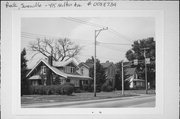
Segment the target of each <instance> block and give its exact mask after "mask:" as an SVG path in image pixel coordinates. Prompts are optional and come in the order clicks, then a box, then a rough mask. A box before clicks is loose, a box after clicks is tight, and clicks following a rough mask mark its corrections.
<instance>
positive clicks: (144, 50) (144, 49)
mask: <svg viewBox="0 0 180 119" xmlns="http://www.w3.org/2000/svg"><path fill="white" fill-rule="evenodd" d="M148 49H149V48H142V50H143V52H144V65H145V83H146V84H145V85H146V94H148V82H147V65H146V50H148Z"/></svg>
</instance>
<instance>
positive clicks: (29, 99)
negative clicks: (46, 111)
mask: <svg viewBox="0 0 180 119" xmlns="http://www.w3.org/2000/svg"><path fill="white" fill-rule="evenodd" d="M149 92H150V93H151V94H152V93H153V91H149ZM144 93H145V91H144V90H127V91H125V95H124V96H123V97H125V96H126V97H128V96H137V95H138V94H144ZM117 97H122V95H121V91H113V92H99V93H97V96H96V97H94V93H93V92H92V93H90V92H86V93H73V94H72V95H70V96H67V95H24V96H22V97H21V103H22V104H34V103H52V102H71V101H84V100H96V99H107V98H117Z"/></svg>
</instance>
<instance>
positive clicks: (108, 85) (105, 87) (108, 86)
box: [101, 81, 113, 92]
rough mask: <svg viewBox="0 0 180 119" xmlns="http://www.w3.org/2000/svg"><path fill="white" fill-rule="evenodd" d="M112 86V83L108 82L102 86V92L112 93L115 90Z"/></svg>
mask: <svg viewBox="0 0 180 119" xmlns="http://www.w3.org/2000/svg"><path fill="white" fill-rule="evenodd" d="M111 85H112V84H111V83H110V81H106V82H105V83H104V84H103V85H102V86H101V90H102V91H105V92H111V91H112V90H113V88H112V86H111Z"/></svg>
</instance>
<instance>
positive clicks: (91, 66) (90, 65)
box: [85, 62, 94, 68]
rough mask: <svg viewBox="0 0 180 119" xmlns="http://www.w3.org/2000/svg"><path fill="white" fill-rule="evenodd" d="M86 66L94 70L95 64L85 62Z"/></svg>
mask: <svg viewBox="0 0 180 119" xmlns="http://www.w3.org/2000/svg"><path fill="white" fill-rule="evenodd" d="M85 65H87V66H88V67H89V68H93V66H94V64H93V63H90V62H85Z"/></svg>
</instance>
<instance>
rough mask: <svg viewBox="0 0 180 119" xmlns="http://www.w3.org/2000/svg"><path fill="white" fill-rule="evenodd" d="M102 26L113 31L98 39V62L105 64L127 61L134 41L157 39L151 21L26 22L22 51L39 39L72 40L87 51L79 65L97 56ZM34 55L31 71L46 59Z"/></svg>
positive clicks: (79, 57)
mask: <svg viewBox="0 0 180 119" xmlns="http://www.w3.org/2000/svg"><path fill="white" fill-rule="evenodd" d="M82 21H85V22H82ZM99 26H105V27H108V28H109V29H108V30H104V31H102V32H101V33H100V34H99V35H98V37H97V41H98V42H100V43H98V45H97V58H98V59H100V61H101V62H105V61H107V60H109V61H112V62H114V63H116V62H119V61H121V60H122V59H125V53H126V51H127V50H128V49H130V48H131V44H132V43H133V41H134V40H140V39H144V38H148V37H154V36H155V21H154V19H153V18H147V17H146V18H141V17H132V18H131V17H127V18H125V17H121V18H120V17H119V18H73V19H72V18H22V21H21V32H22V35H21V48H26V49H27V48H28V45H29V42H31V41H33V40H36V38H38V37H48V38H57V37H58V38H70V39H71V40H72V41H74V42H75V43H76V44H79V45H80V46H82V47H83V48H82V50H81V52H80V55H78V56H77V58H78V61H79V62H84V61H85V60H86V59H88V58H90V57H91V56H93V55H94V34H95V33H94V32H95V30H98V29H100V27H99ZM120 44H126V45H120ZM128 44H129V45H128ZM32 55H33V53H32V52H30V51H27V59H28V60H29V61H28V68H32V67H33V66H34V65H35V63H36V62H37V61H38V60H39V59H40V58H42V57H43V56H42V55H37V56H36V57H34V58H33V59H32V58H31V57H32Z"/></svg>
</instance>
